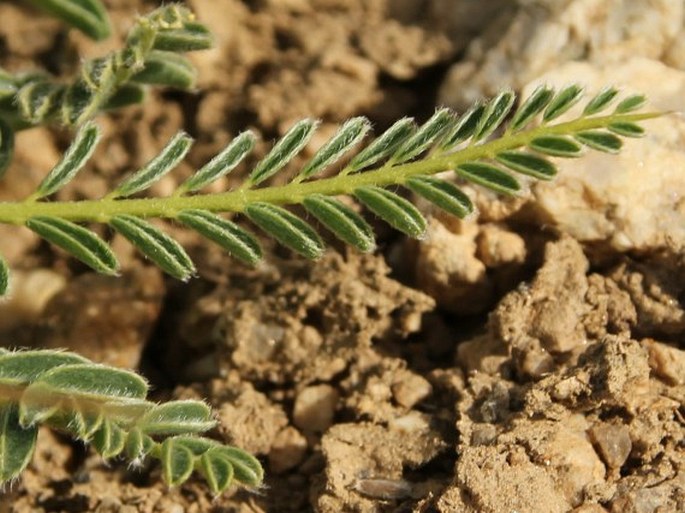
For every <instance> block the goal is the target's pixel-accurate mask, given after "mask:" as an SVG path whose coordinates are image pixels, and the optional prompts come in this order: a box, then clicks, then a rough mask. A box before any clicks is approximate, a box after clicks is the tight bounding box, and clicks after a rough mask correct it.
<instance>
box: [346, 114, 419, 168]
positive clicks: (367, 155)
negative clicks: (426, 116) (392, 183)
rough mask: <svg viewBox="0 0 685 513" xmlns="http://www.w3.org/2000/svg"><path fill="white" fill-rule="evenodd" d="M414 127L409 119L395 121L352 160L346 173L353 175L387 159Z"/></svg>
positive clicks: (409, 135)
mask: <svg viewBox="0 0 685 513" xmlns="http://www.w3.org/2000/svg"><path fill="white" fill-rule="evenodd" d="M415 129H416V125H414V121H413V120H412V119H411V118H402V119H400V120H398V121H396V122H395V123H394V124H393V125H392V126H391V127H390V128H388V129H387V130H386V131H385V132H383V134H381V135H380V136H379V137H378V138H376V139H375V140H374V141H373V142H371V144H369V145H368V146H367V147H366V148H364V149H363V150H362V151H360V152H359V153H357V155H356V156H355V157H354V158H352V160H351V161H350V163H349V165H348V166H347V168H346V171H347V172H349V173H353V172H356V171H360V170H362V169H364V168H367V167H369V166H372V165H374V164H376V163H377V162H380V161H381V160H383V159H384V158H387V157H389V156H390V155H391V154H392V153H394V152H395V150H397V148H399V147H400V145H401V144H403V143H404V142H405V141H406V140H407V139H408V138H409V137H411V135H412V134H413V133H414V131H415Z"/></svg>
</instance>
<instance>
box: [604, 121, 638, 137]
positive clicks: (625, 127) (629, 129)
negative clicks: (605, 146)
mask: <svg viewBox="0 0 685 513" xmlns="http://www.w3.org/2000/svg"><path fill="white" fill-rule="evenodd" d="M607 128H608V129H609V130H611V131H612V132H613V133H615V134H617V135H621V136H623V137H642V136H643V135H645V129H644V128H642V127H641V126H640V125H638V124H636V123H621V122H618V123H611V124H610V125H609V126H608V127H607Z"/></svg>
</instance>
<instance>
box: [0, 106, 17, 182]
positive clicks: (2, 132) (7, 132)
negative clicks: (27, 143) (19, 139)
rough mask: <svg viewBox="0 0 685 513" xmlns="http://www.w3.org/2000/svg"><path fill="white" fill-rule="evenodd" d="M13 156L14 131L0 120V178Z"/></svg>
mask: <svg viewBox="0 0 685 513" xmlns="http://www.w3.org/2000/svg"><path fill="white" fill-rule="evenodd" d="M13 155H14V130H12V128H11V127H10V126H9V125H8V124H7V123H5V122H4V121H3V120H2V119H0V178H2V177H3V176H4V175H5V171H7V168H8V167H9V165H10V162H11V161H12V156H13Z"/></svg>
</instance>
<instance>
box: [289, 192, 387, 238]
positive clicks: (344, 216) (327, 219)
mask: <svg viewBox="0 0 685 513" xmlns="http://www.w3.org/2000/svg"><path fill="white" fill-rule="evenodd" d="M302 205H303V206H304V208H305V209H306V210H307V212H309V213H310V214H312V215H313V216H314V217H316V218H317V219H318V220H319V221H320V222H321V224H323V225H324V226H325V227H326V228H328V229H329V230H330V231H331V232H333V233H334V234H335V236H336V237H338V238H339V239H340V240H342V241H343V242H346V243H348V244H350V245H352V246H355V247H356V248H357V249H359V250H360V251H364V252H369V251H373V250H374V249H375V248H376V241H375V238H374V234H373V230H372V229H371V227H370V226H369V224H368V223H367V222H366V221H364V219H363V218H362V217H361V216H360V215H359V214H357V213H356V212H354V211H353V210H352V209H351V208H349V207H347V206H345V205H343V204H342V203H340V202H339V201H338V200H336V199H333V198H329V197H328V196H323V195H321V194H313V195H312V196H309V197H308V198H305V199H304V201H303V202H302Z"/></svg>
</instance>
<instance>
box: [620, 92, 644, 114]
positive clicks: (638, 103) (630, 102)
mask: <svg viewBox="0 0 685 513" xmlns="http://www.w3.org/2000/svg"><path fill="white" fill-rule="evenodd" d="M645 103H647V98H646V97H645V95H643V94H633V95H631V96H628V97H627V98H624V99H623V100H621V101H620V102H619V104H618V105H617V106H616V109H615V110H614V112H615V113H616V114H628V113H629V112H633V111H636V110H638V109H640V108H642V107H644V105H645Z"/></svg>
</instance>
